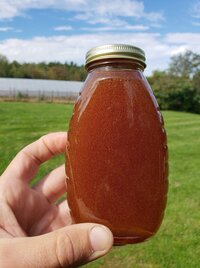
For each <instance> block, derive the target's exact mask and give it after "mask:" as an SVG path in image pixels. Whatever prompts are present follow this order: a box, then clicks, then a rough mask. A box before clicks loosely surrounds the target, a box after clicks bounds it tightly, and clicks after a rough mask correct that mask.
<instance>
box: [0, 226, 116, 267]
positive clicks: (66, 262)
mask: <svg viewBox="0 0 200 268" xmlns="http://www.w3.org/2000/svg"><path fill="white" fill-rule="evenodd" d="M112 244H113V236H112V233H111V232H110V230H109V229H108V228H107V227H105V226H102V225H98V224H92V223H84V224H76V225H71V226H67V227H64V228H62V229H59V230H57V231H54V232H52V233H48V234H45V235H41V236H35V237H25V238H24V237H23V238H3V239H1V240H0V267H3V268H7V267H9V268H10V267H15V268H18V267H20V268H36V267H37V268H47V267H48V268H56V267H77V266H79V265H81V264H84V263H87V262H89V261H92V260H94V259H97V258H99V257H101V256H103V255H104V254H106V253H107V252H108V251H109V250H110V248H111V247H112Z"/></svg>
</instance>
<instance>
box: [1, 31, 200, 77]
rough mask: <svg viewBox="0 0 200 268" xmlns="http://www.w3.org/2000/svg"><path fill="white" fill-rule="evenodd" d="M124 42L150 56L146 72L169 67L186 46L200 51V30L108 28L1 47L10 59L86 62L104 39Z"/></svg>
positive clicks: (9, 42) (5, 43)
mask: <svg viewBox="0 0 200 268" xmlns="http://www.w3.org/2000/svg"><path fill="white" fill-rule="evenodd" d="M105 40H106V41H105ZM122 40H123V41H122ZM122 42H123V43H128V44H133V45H135V46H139V47H141V48H142V49H144V51H145V52H146V57H147V70H146V71H145V73H146V74H150V73H151V72H152V71H153V70H155V69H166V68H167V67H168V63H169V59H170V57H171V56H173V55H175V54H177V53H180V52H184V51H185V50H186V49H191V50H192V51H194V52H199V51H200V34H198V33H196V34H191V33H169V34H167V35H166V36H164V37H163V36H161V35H160V34H158V33H120V34H119V33H108V32H107V33H101V34H99V33H91V34H82V35H81V34H80V35H70V36H65V35H60V36H51V37H35V38H32V39H7V40H4V41H0V51H1V53H2V54H3V55H5V56H7V57H8V59H9V60H11V61H12V60H17V61H20V62H41V61H46V62H49V61H60V62H65V61H67V62H70V61H73V62H76V63H77V64H84V57H85V54H86V52H87V51H88V50H89V49H90V48H92V47H94V46H98V45H101V44H105V43H122Z"/></svg>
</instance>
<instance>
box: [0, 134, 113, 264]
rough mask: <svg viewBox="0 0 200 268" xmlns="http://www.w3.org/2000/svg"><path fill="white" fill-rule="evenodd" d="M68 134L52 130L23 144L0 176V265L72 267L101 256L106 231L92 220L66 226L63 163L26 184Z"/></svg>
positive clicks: (109, 238) (110, 241)
mask: <svg viewBox="0 0 200 268" xmlns="http://www.w3.org/2000/svg"><path fill="white" fill-rule="evenodd" d="M66 142H67V134H66V133H64V132H59V133H52V134H48V135H45V136H43V137H41V138H40V139H39V140H37V141H36V142H34V143H32V144H30V145H28V146H27V147H25V148H24V149H23V150H22V151H20V152H19V153H18V154H17V156H16V157H15V158H14V159H13V161H12V162H11V163H10V165H9V166H8V167H7V169H6V170H5V172H4V173H3V174H2V176H1V178H0V267H2V268H4V267H9V268H11V267H14V268H18V267H20V268H29V267H31V268H34V267H35V268H36V267H37V268H45V267H48V268H51V267H52V268H54V267H77V266H79V265H81V264H84V263H87V262H89V261H91V260H94V259H96V258H98V257H100V256H103V255H104V254H106V253H107V252H108V251H109V249H110V248H111V247H112V244H113V236H112V234H111V232H110V230H109V229H108V228H107V227H105V226H102V225H99V224H94V223H84V224H74V225H71V223H72V219H71V217H70V213H69V207H68V205H67V201H66V200H65V201H63V202H61V203H60V204H57V205H56V204H55V202H56V201H57V200H58V199H59V197H60V196H62V194H63V193H64V192H65V189H66V187H65V177H66V175H65V168H64V165H62V166H60V167H58V168H56V169H55V170H53V171H52V172H50V173H49V174H48V175H46V176H45V177H44V178H43V179H42V180H41V181H40V182H39V183H38V184H37V185H36V186H35V187H34V188H31V187H30V186H29V183H30V181H31V180H32V179H33V178H34V176H35V175H36V173H37V171H38V169H39V166H40V165H41V164H42V163H43V162H45V161H47V160H48V159H49V158H51V157H52V156H54V155H56V154H60V153H64V151H65V147H66Z"/></svg>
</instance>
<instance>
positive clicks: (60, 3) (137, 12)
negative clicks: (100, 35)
mask: <svg viewBox="0 0 200 268" xmlns="http://www.w3.org/2000/svg"><path fill="white" fill-rule="evenodd" d="M33 8H35V9H46V8H49V9H61V10H66V11H73V12H75V16H74V19H79V20H86V21H87V22H90V23H93V24H95V23H102V24H107V26H108V24H109V23H110V22H112V21H113V20H114V21H115V22H117V20H119V21H120V20H121V21H125V18H129V19H142V20H147V21H151V22H158V21H162V20H164V16H163V14H162V12H154V11H152V12H146V11H145V7H144V4H143V2H142V1H140V0H115V1H107V0H98V1H94V0H43V1H40V0H15V1H14V0H1V1H0V19H11V18H14V17H15V16H22V15H24V14H25V12H26V11H27V10H29V9H33ZM112 23H113V22H112ZM115 25H116V24H115Z"/></svg>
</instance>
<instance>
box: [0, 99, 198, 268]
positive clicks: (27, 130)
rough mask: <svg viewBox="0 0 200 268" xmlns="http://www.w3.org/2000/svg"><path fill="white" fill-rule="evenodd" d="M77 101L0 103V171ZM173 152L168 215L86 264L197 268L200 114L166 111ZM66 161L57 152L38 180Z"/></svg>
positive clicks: (60, 126) (62, 121)
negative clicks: (138, 238)
mask: <svg viewBox="0 0 200 268" xmlns="http://www.w3.org/2000/svg"><path fill="white" fill-rule="evenodd" d="M72 109H73V106H72V105H65V104H44V103H42V104H37V103H9V102H8V103H4V102H1V103H0V174H1V173H2V171H3V170H4V168H5V167H6V166H7V164H8V163H9V162H10V160H11V159H12V158H13V157H14V155H15V154H16V153H17V152H18V151H19V150H20V149H21V148H22V147H23V146H25V145H26V144H28V143H30V142H32V141H34V140H36V139H37V138H39V137H40V136H41V135H43V134H45V133H48V132H52V131H60V130H62V131H65V130H66V129H67V128H68V123H69V119H70V116H71V114H72ZM163 116H164V119H165V124H166V129H167V134H168V144H169V155H170V177H169V180H170V187H169V194H168V205H167V209H166V214H165V218H164V221H163V224H162V226H161V229H160V231H159V232H158V234H157V235H156V236H155V237H154V238H152V239H150V240H149V241H148V242H145V243H141V244H138V245H128V246H123V247H117V248H114V249H113V250H112V251H111V253H110V254H108V255H107V256H106V257H104V258H102V259H100V260H98V261H96V262H93V263H91V264H88V265H86V267H89V268H95V267H98V268H99V267H106V268H107V267H108V268H109V267H115V268H118V267H126V268H129V267H130V268H132V267H135V268H163V267H166V268H169V267H174V268H186V267H187V268H193V267H194V268H197V267H199V256H200V115H195V114H189V113H180V112H168V111H166V112H163ZM63 161H64V158H63V156H60V157H57V158H55V159H53V160H51V161H49V162H48V163H46V164H44V165H43V166H42V167H41V170H40V173H39V174H38V176H37V177H36V179H35V181H37V180H39V179H40V178H41V177H42V176H43V175H44V174H45V173H46V172H47V171H49V170H51V169H53V168H54V167H55V166H56V165H58V164H60V163H62V162H63Z"/></svg>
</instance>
